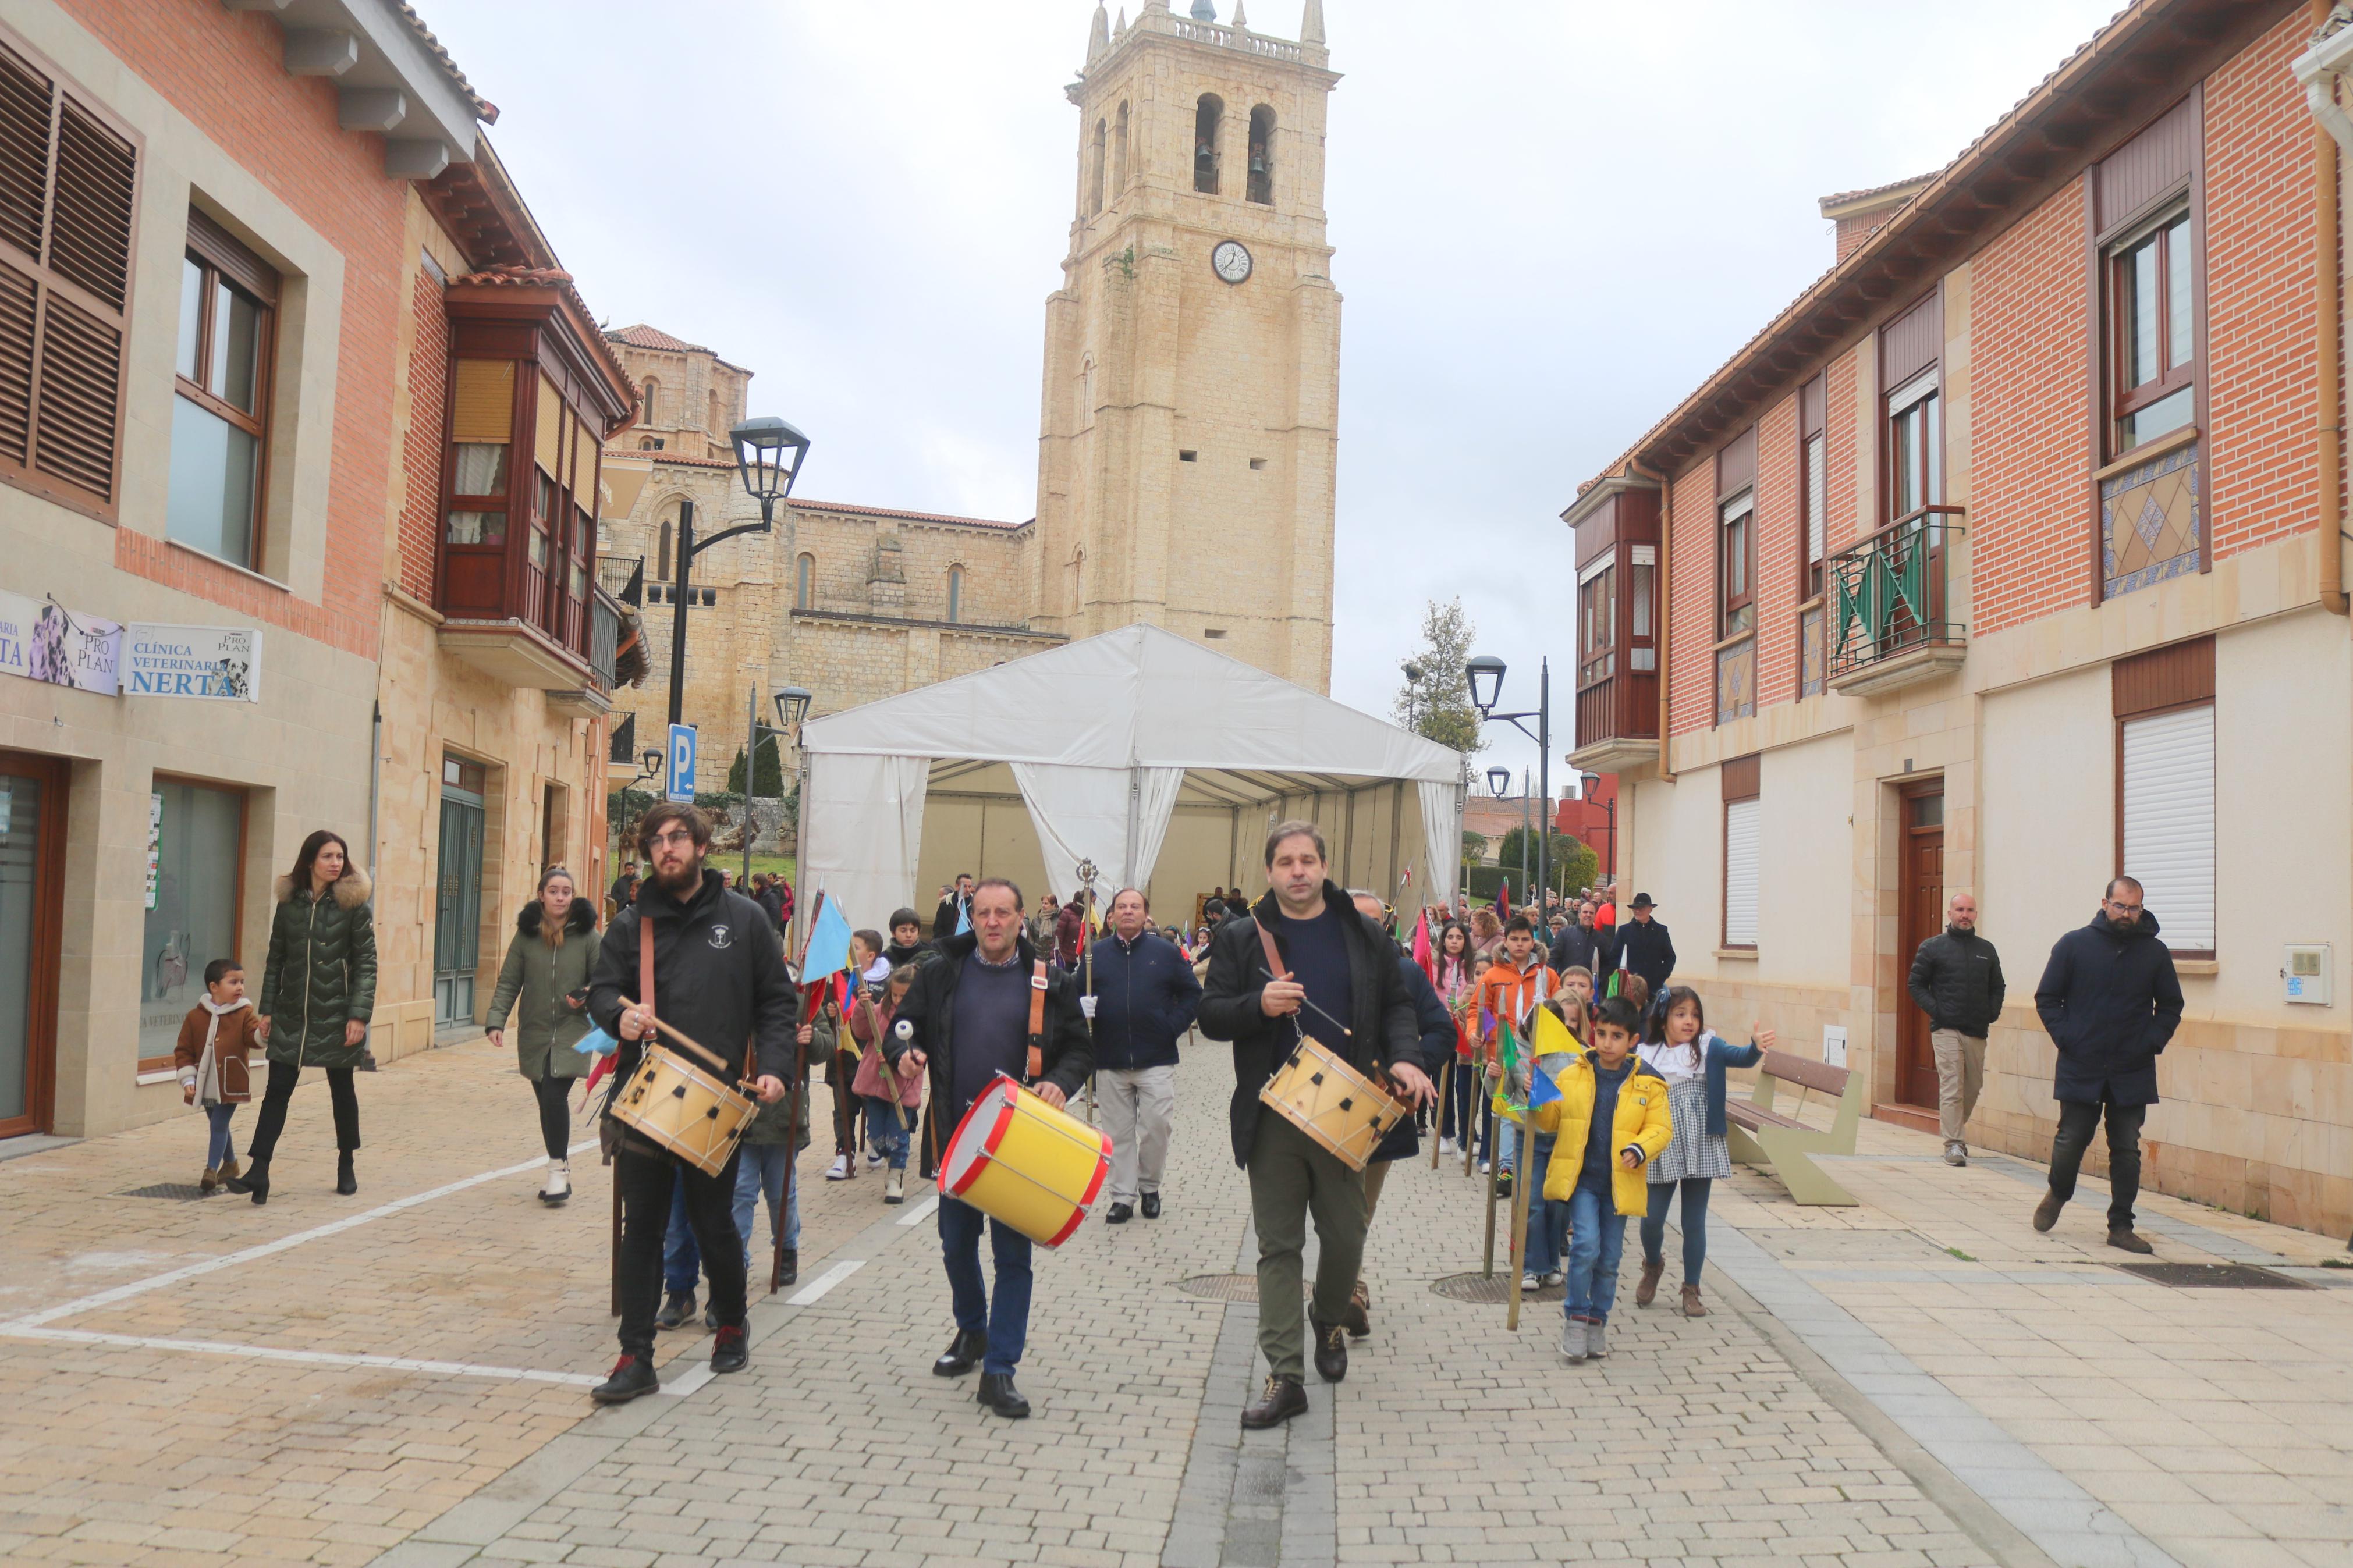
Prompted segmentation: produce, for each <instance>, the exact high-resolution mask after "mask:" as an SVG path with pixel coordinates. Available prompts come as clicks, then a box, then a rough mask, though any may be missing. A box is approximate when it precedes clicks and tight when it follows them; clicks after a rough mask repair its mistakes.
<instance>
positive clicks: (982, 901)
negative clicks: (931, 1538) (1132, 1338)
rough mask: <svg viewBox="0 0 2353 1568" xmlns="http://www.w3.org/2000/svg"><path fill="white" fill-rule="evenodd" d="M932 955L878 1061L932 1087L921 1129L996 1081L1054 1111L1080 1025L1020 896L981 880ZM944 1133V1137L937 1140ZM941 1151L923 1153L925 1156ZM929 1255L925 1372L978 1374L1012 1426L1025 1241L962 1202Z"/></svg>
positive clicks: (1021, 1410) (1076, 1065)
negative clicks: (990, 1274)
mask: <svg viewBox="0 0 2353 1568" xmlns="http://www.w3.org/2000/svg"><path fill="white" fill-rule="evenodd" d="M937 947H938V952H939V956H938V957H937V958H935V959H934V960H933V961H932V962H931V963H926V964H924V965H923V967H922V968H921V969H919V970H917V971H916V972H915V984H914V986H913V989H911V990H910V991H909V992H908V993H907V999H906V1000H905V1001H904V1002H902V1003H901V1004H900V1005H899V1012H898V1016H897V1017H896V1018H895V1019H894V1020H893V1021H892V1026H891V1039H890V1041H889V1043H888V1044H887V1045H886V1046H885V1047H884V1052H885V1054H886V1055H888V1056H889V1057H890V1058H891V1065H892V1068H897V1067H898V1065H899V1061H900V1058H903V1057H912V1058H913V1060H914V1062H915V1065H916V1066H917V1067H921V1068H928V1069H929V1070H930V1072H931V1079H932V1085H931V1088H932V1108H933V1111H934V1118H933V1122H932V1125H933V1126H934V1128H938V1129H948V1128H953V1127H955V1125H956V1124H957V1123H958V1122H960V1121H963V1120H964V1115H965V1111H967V1110H971V1109H972V1103H973V1101H974V1100H977V1099H979V1098H980V1095H981V1091H982V1090H984V1089H987V1088H988V1086H989V1085H990V1084H991V1083H993V1082H995V1081H996V1079H997V1077H998V1076H999V1075H1000V1074H1001V1075H1003V1076H1005V1077H1008V1078H1010V1079H1015V1080H1016V1081H1019V1082H1025V1083H1027V1084H1028V1086H1029V1089H1030V1091H1031V1092H1032V1093H1034V1094H1036V1095H1037V1097H1038V1098H1039V1099H1040V1100H1044V1101H1045V1102H1046V1103H1047V1104H1049V1105H1051V1106H1055V1107H1057V1108H1060V1106H1061V1105H1063V1104H1064V1103H1065V1102H1066V1101H1068V1100H1069V1099H1070V1097H1071V1095H1073V1094H1075V1093H1077V1092H1078V1089H1079V1086H1080V1085H1081V1084H1082V1083H1084V1082H1086V1081H1087V1074H1088V1073H1089V1072H1091V1071H1092V1070H1093V1068H1094V1058H1093V1054H1092V1046H1091V1045H1090V1043H1089V1041H1088V1039H1087V1020H1086V1016H1085V1015H1084V1014H1083V1013H1082V1011H1081V1010H1080V1007H1079V986H1078V981H1077V978H1076V977H1075V976H1073V975H1070V974H1067V973H1060V972H1059V971H1057V970H1055V968H1054V967H1053V965H1051V964H1050V963H1046V961H1045V957H1044V955H1043V954H1041V953H1039V952H1038V951H1037V950H1036V949H1035V948H1033V947H1031V946H1030V945H1029V933H1028V932H1027V931H1025V930H1024V929H1023V925H1022V919H1021V889H1018V888H1017V887H1015V886H1014V885H1013V884H1012V883H1010V882H1008V881H1007V880H1006V879H1004V878H1002V877H990V878H987V879H985V880H983V881H982V882H981V883H980V884H979V886H977V887H976V888H975V889H973V894H972V930H970V931H966V932H965V933H964V934H963V935H962V936H952V937H949V938H948V939H947V940H946V941H944V942H939V943H938V944H937ZM1039 987H1042V988H1043V992H1044V1002H1043V1005H1042V1008H1041V1010H1040V1011H1039V1015H1038V1026H1037V1028H1036V1030H1035V1031H1034V1033H1035V1035H1036V1037H1037V1038H1036V1045H1037V1047H1038V1065H1037V1068H1036V1070H1035V1071H1032V1070H1031V1068H1030V1065H1029V1047H1030V1045H1031V1036H1032V1034H1033V1031H1032V1029H1031V1027H1030V995H1031V993H1032V992H1033V990H1036V989H1038V988H1039ZM943 1136H944V1134H943ZM944 1152H945V1151H944V1148H943V1149H936V1150H934V1155H935V1156H939V1155H943V1154H944ZM984 1225H985V1226H987V1229H988V1232H989V1247H990V1251H991V1254H992V1255H993V1256H994V1258H995V1259H996V1263H997V1299H996V1300H995V1301H993V1302H992V1301H991V1300H989V1296H988V1289H987V1285H986V1284H985V1283H984V1282H983V1281H982V1279H981V1276H980V1233H981V1229H982V1226H984ZM940 1250H941V1252H942V1253H943V1254H944V1256H945V1260H946V1264H947V1273H948V1289H949V1292H950V1294H951V1296H952V1297H953V1298H954V1300H955V1320H956V1334H955V1339H953V1340H951V1341H949V1342H948V1348H947V1351H946V1352H945V1353H944V1354H943V1355H942V1356H941V1357H940V1358H939V1359H938V1360H937V1361H935V1362H934V1363H932V1370H933V1371H934V1373H938V1374H939V1375H940V1376H942V1377H961V1376H963V1375H964V1374H965V1373H968V1372H970V1371H971V1370H972V1369H973V1368H974V1367H975V1366H978V1367H979V1368H980V1369H981V1374H980V1393H979V1395H978V1400H979V1403H980V1404H982V1405H986V1406H987V1408H988V1409H990V1410H992V1411H994V1412H995V1413H996V1414H997V1415H1003V1416H1007V1417H1008V1418H1010V1419H1012V1420H1017V1421H1018V1420H1019V1419H1021V1418H1022V1417H1023V1416H1025V1415H1029V1401H1028V1400H1026V1399H1024V1398H1022V1397H1021V1394H1020V1393H1019V1391H1018V1390H1017V1389H1015V1387H1014V1386H1013V1369H1014V1367H1015V1366H1016V1365H1018V1364H1019V1363H1020V1360H1021V1351H1022V1347H1023V1346H1024V1344H1025V1343H1027V1342H1028V1340H1029V1287H1030V1274H1029V1237H1026V1236H1024V1235H1022V1234H1021V1233H1020V1232H1019V1231H1018V1230H1015V1229H1014V1228H1013V1227H1012V1226H1008V1225H1007V1224H1006V1223H1005V1222H1004V1221H1003V1220H999V1219H991V1218H989V1217H988V1216H987V1215H984V1214H982V1213H981V1212H980V1211H979V1210H978V1209H976V1208H974V1207H973V1206H971V1205H969V1204H965V1203H962V1202H959V1201H958V1200H957V1199H955V1198H951V1197H947V1196H944V1195H943V1196H942V1197H941V1199H940Z"/></svg>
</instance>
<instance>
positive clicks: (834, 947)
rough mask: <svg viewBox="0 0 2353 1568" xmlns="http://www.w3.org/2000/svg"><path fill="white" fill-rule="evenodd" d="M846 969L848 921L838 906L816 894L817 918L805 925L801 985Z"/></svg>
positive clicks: (847, 962) (847, 959) (847, 966)
mask: <svg viewBox="0 0 2353 1568" xmlns="http://www.w3.org/2000/svg"><path fill="white" fill-rule="evenodd" d="M847 968H849V921H846V920H844V919H842V916H841V906H840V905H839V904H837V903H835V902H834V901H833V900H831V899H828V898H826V897H825V896H824V895H823V894H819V895H818V910H817V919H816V921H814V922H812V923H811V924H810V926H809V940H808V947H807V950H806V951H805V952H803V954H802V957H801V984H803V985H807V984H808V983H809V982H811V981H812V980H822V979H824V978H825V977H826V976H827V975H828V974H839V973H841V972H842V971H843V970H845V969H847Z"/></svg>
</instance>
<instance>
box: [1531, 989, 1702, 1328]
mask: <svg viewBox="0 0 2353 1568" xmlns="http://www.w3.org/2000/svg"><path fill="white" fill-rule="evenodd" d="M1640 1027H1641V1020H1640V1019H1639V1018H1637V1017H1636V1016H1635V1014H1634V1010H1633V1008H1631V1007H1630V1006H1628V1005H1626V1003H1625V1000H1624V998H1622V997H1615V996H1613V997H1611V998H1610V999H1609V1001H1607V1002H1604V1003H1603V1004H1601V1005H1600V1006H1599V1008H1598V1009H1596V1010H1595V1012H1594V1015H1593V1029H1592V1033H1593V1045H1592V1048H1591V1049H1590V1050H1586V1051H1577V1052H1574V1053H1572V1054H1571V1056H1570V1058H1569V1060H1568V1062H1567V1065H1566V1066H1564V1067H1563V1068H1561V1070H1560V1071H1559V1072H1558V1073H1557V1074H1554V1073H1547V1072H1544V1071H1541V1070H1539V1071H1537V1072H1536V1073H1535V1075H1534V1076H1533V1077H1532V1079H1530V1082H1529V1091H1528V1116H1529V1121H1530V1124H1531V1125H1532V1126H1533V1127H1534V1128H1535V1131H1538V1132H1549V1133H1551V1134H1553V1137H1554V1145H1553V1153H1554V1158H1553V1161H1552V1163H1551V1167H1550V1168H1549V1169H1548V1170H1547V1171H1546V1173H1545V1184H1544V1195H1545V1197H1546V1200H1548V1201H1552V1202H1560V1203H1566V1204H1567V1205H1568V1212H1569V1243H1568V1279H1567V1286H1568V1296H1567V1300H1566V1301H1565V1302H1563V1304H1562V1308H1561V1310H1562V1314H1563V1316H1564V1317H1565V1318H1566V1319H1567V1322H1566V1323H1565V1324H1564V1325H1563V1327H1562V1329H1561V1335H1560V1353H1561V1355H1562V1356H1563V1357H1564V1358H1565V1359H1567V1361H1569V1362H1570V1363H1577V1362H1581V1361H1585V1360H1588V1359H1590V1358H1594V1357H1599V1356H1601V1355H1605V1354H1607V1353H1608V1352H1609V1344H1608V1342H1607V1340H1606V1338H1605V1330H1606V1328H1607V1325H1608V1324H1609V1308H1610V1306H1611V1304H1612V1303H1613V1302H1614V1301H1616V1300H1617V1299H1618V1260H1619V1258H1620V1257H1621V1256H1622V1255H1623V1252H1624V1250H1625V1245H1626V1219H1627V1216H1628V1215H1641V1214H1643V1213H1646V1212H1647V1210H1648V1205H1649V1202H1650V1199H1649V1194H1648V1191H1647V1189H1648V1186H1649V1184H1648V1182H1646V1181H1645V1180H1644V1178H1643V1174H1642V1167H1643V1166H1644V1165H1646V1164H1648V1163H1650V1162H1651V1160H1653V1159H1655V1158H1657V1156H1658V1154H1659V1152H1660V1151H1661V1150H1662V1149H1664V1148H1665V1147H1666V1146H1667V1144H1668V1143H1669V1142H1671V1141H1672V1137H1673V1128H1672V1123H1671V1121H1670V1120H1669V1116H1668V1110H1667V1085H1666V1080H1665V1079H1662V1078H1661V1077H1659V1076H1658V1075H1657V1074H1656V1073H1654V1072H1652V1071H1651V1069H1650V1068H1646V1067H1644V1066H1643V1065H1642V1062H1641V1058H1639V1057H1637V1056H1636V1055H1635V1054H1634V1037H1635V1034H1636V1032H1637V1030H1638V1029H1639V1028H1640Z"/></svg>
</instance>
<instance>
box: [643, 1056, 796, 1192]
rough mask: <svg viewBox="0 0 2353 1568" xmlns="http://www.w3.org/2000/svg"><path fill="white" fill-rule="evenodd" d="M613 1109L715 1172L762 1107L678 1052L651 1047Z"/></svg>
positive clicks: (705, 1169)
mask: <svg viewBox="0 0 2353 1568" xmlns="http://www.w3.org/2000/svg"><path fill="white" fill-rule="evenodd" d="M612 1110H613V1117H614V1120H616V1121H619V1122H621V1123H623V1124H624V1125H625V1126H627V1127H628V1129H629V1130H630V1131H633V1132H635V1133H637V1134H638V1136H639V1137H641V1138H647V1139H650V1140H651V1141H652V1142H655V1143H658V1144H659V1145H660V1146H661V1147H663V1148H665V1149H667V1150H669V1151H670V1152H671V1153H673V1154H675V1155H677V1156H678V1157H679V1158H680V1159H681V1160H683V1161H685V1162H686V1163H688V1164H690V1165H692V1166H693V1167H694V1168H695V1169H696V1170H698V1171H701V1172H702V1173H703V1174H705V1175H707V1176H715V1175H717V1174H718V1173H720V1172H721V1171H723V1170H724V1169H726V1167H727V1161H728V1157H729V1156H730V1155H732V1154H733V1153H734V1152H735V1143H736V1140H738V1139H740V1138H742V1137H743V1136H744V1128H746V1127H748V1126H750V1125H751V1124H752V1118H753V1117H754V1116H756V1115H758V1114H759V1111H760V1107H759V1105H758V1104H757V1103H756V1102H755V1101H754V1100H749V1099H747V1098H745V1097H744V1095H742V1094H740V1093H738V1092H737V1091H736V1089H735V1088H734V1086H733V1085H732V1084H728V1083H725V1082H723V1081H722V1080H720V1079H717V1078H714V1077H712V1075H711V1074H709V1073H707V1072H705V1071H703V1070H702V1068H699V1067H697V1066H695V1065H694V1064H693V1063H692V1062H691V1061H689V1060H687V1059H686V1058H684V1057H681V1056H680V1055H678V1054H677V1053H676V1052H675V1051H670V1050H665V1049H663V1048H662V1047H659V1046H649V1047H647V1049H646V1055H645V1059H644V1061H642V1062H641V1063H639V1064H638V1070H637V1074H636V1076H635V1077H633V1078H631V1079H629V1081H628V1083H626V1084H624V1085H622V1086H621V1091H620V1092H619V1093H618V1094H617V1095H615V1096H614V1097H613V1107H612Z"/></svg>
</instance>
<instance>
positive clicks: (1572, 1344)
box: [1560, 1318, 1586, 1366]
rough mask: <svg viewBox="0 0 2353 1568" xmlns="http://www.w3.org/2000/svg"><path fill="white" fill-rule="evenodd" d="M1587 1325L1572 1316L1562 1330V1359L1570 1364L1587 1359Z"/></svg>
mask: <svg viewBox="0 0 2353 1568" xmlns="http://www.w3.org/2000/svg"><path fill="white" fill-rule="evenodd" d="M1585 1343H1586V1340H1585V1325H1584V1324H1583V1323H1582V1322H1579V1321H1577V1319H1575V1318H1571V1319H1569V1320H1568V1321H1567V1323H1566V1324H1564V1325H1562V1328H1561V1331H1560V1359H1561V1360H1563V1361H1565V1362H1567V1363H1569V1364H1570V1365H1572V1366H1573V1365H1575V1364H1576V1363H1578V1362H1581V1361H1583V1360H1584V1359H1585Z"/></svg>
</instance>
